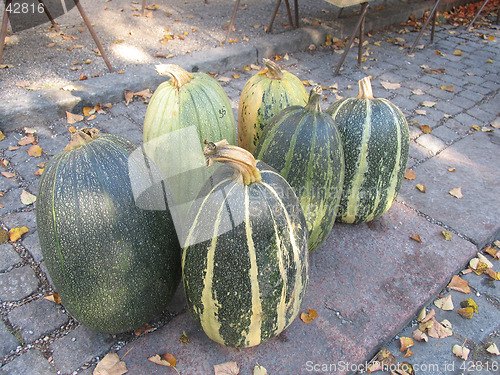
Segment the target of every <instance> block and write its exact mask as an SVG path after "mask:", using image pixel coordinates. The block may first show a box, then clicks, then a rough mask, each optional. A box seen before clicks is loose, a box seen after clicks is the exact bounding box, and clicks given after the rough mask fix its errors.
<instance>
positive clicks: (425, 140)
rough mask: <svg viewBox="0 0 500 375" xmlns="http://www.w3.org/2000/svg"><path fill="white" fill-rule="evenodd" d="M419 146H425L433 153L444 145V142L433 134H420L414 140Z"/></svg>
mask: <svg viewBox="0 0 500 375" xmlns="http://www.w3.org/2000/svg"><path fill="white" fill-rule="evenodd" d="M415 141H416V142H417V143H418V144H419V145H420V146H422V147H425V148H426V149H427V150H429V151H430V152H431V153H432V154H433V155H435V154H437V153H438V152H439V151H441V150H443V149H444V148H445V147H446V144H445V143H444V142H443V141H442V140H441V139H440V138H438V137H436V136H435V135H433V134H430V133H429V134H422V135H421V136H420V137H418V138H417V139H416V140H415Z"/></svg>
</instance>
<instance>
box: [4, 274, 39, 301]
mask: <svg viewBox="0 0 500 375" xmlns="http://www.w3.org/2000/svg"><path fill="white" fill-rule="evenodd" d="M39 284H40V281H39V280H38V278H37V277H36V275H35V273H34V272H33V270H32V269H31V268H30V267H29V266H22V267H19V268H14V269H13V270H11V271H8V272H5V273H0V301H18V300H21V299H23V298H25V297H28V296H29V295H30V294H32V293H33V292H35V291H36V290H37V289H38V286H39Z"/></svg>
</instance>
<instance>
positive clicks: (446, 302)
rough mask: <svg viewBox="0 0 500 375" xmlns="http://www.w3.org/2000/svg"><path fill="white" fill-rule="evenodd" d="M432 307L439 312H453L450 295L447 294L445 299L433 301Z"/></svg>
mask: <svg viewBox="0 0 500 375" xmlns="http://www.w3.org/2000/svg"><path fill="white" fill-rule="evenodd" d="M434 305H435V306H436V307H437V308H438V309H441V310H445V311H451V310H453V301H452V300H451V294H448V295H447V296H446V297H443V298H439V299H437V300H435V301H434Z"/></svg>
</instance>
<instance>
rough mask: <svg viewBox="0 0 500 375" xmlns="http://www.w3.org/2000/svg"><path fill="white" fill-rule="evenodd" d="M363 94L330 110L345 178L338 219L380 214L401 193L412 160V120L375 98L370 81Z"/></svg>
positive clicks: (354, 220)
mask: <svg viewBox="0 0 500 375" xmlns="http://www.w3.org/2000/svg"><path fill="white" fill-rule="evenodd" d="M359 90H360V93H359V95H358V96H357V97H355V98H347V99H342V100H339V101H337V102H335V103H333V104H332V105H331V106H330V107H329V108H328V109H327V111H326V112H327V113H329V114H331V116H332V118H333V121H334V123H335V125H336V126H337V128H338V129H339V131H340V135H341V137H342V144H343V146H344V157H345V172H346V173H345V178H344V187H343V189H342V199H341V201H340V207H339V212H338V215H337V220H339V221H342V222H344V223H362V222H367V221H370V220H373V219H376V218H378V217H380V216H382V215H383V214H384V213H385V212H386V211H387V210H388V209H389V208H390V207H391V205H392V203H393V202H394V199H396V196H397V194H398V192H399V189H400V187H401V183H402V181H403V178H404V174H405V170H406V165H407V163H408V155H409V147H410V138H409V130H408V123H407V122H406V119H405V116H404V115H403V113H402V112H401V110H400V109H399V108H397V107H396V106H395V105H394V104H392V103H391V102H390V101H388V100H386V99H383V98H380V99H377V98H374V97H373V93H372V87H371V83H370V79H369V78H368V77H365V78H363V79H362V80H361V81H359Z"/></svg>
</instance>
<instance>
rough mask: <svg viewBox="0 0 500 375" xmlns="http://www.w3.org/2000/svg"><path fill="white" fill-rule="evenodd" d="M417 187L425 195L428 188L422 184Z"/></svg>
mask: <svg viewBox="0 0 500 375" xmlns="http://www.w3.org/2000/svg"><path fill="white" fill-rule="evenodd" d="M415 187H416V188H417V189H418V190H419V191H420V192H422V193H425V190H426V187H425V185H422V184H416V185H415Z"/></svg>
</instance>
